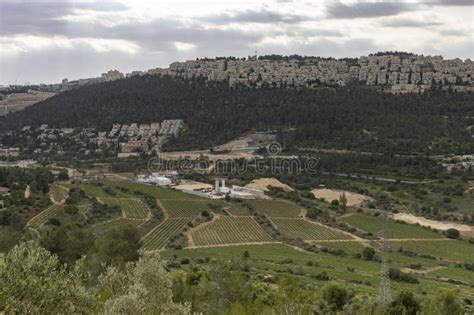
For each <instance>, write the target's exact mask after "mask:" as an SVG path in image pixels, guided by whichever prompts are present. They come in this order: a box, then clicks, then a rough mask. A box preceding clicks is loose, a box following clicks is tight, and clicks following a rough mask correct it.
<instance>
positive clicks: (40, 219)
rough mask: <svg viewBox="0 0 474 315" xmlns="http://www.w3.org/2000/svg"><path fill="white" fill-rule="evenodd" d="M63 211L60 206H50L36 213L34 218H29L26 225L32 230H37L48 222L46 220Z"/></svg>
mask: <svg viewBox="0 0 474 315" xmlns="http://www.w3.org/2000/svg"><path fill="white" fill-rule="evenodd" d="M62 209H63V206H62V205H52V206H50V207H48V208H46V209H45V210H43V211H41V212H40V213H38V214H37V215H36V216H34V217H33V218H31V220H30V221H28V223H27V225H28V226H29V227H31V228H33V229H37V228H39V227H40V226H41V225H42V224H43V223H45V222H46V221H48V219H50V218H52V217H54V216H55V215H57V214H59V213H61V211H62Z"/></svg>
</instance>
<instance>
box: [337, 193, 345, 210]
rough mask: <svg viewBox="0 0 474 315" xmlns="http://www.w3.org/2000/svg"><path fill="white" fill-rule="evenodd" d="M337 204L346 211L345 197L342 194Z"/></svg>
mask: <svg viewBox="0 0 474 315" xmlns="http://www.w3.org/2000/svg"><path fill="white" fill-rule="evenodd" d="M339 204H340V205H341V208H342V210H344V211H345V210H346V209H347V197H346V194H345V193H342V195H340V196H339Z"/></svg>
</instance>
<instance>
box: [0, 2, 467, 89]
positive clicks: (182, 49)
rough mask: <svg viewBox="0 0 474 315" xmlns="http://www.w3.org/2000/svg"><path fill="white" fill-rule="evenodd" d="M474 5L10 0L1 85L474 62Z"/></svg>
mask: <svg viewBox="0 0 474 315" xmlns="http://www.w3.org/2000/svg"><path fill="white" fill-rule="evenodd" d="M473 36H474V0H410V1H392V0H384V1H380V0H378V1H375V0H365V1H360V0H350V1H349V0H313V1H309V0H265V1H258V0H252V1H248V0H233V1H225V0H216V1H207V0H206V1H199V0H184V1H183V0H172V1H168V0H165V1H157V0H155V1H140V0H134V1H60V0H57V1H54V2H53V1H42V0H36V1H31V0H30V1H19V0H18V1H8V0H0V84H1V85H9V84H25V83H31V84H37V83H57V82H60V81H61V80H62V79H63V78H68V79H70V80H73V79H78V78H89V77H97V76H100V75H101V73H103V72H106V71H107V70H110V69H117V70H119V71H122V72H124V73H126V72H131V71H134V70H148V69H151V68H156V67H167V66H168V65H169V64H170V63H172V62H174V61H185V60H190V59H196V58H202V57H210V58H212V57H216V56H236V57H247V56H249V55H254V53H255V51H257V52H258V54H259V55H263V54H283V55H290V54H299V55H310V56H321V57H336V58H341V57H359V56H363V55H368V54H370V53H374V52H378V51H408V52H413V53H417V54H423V55H442V56H443V57H444V58H446V59H448V58H461V59H466V58H470V59H474V37H473Z"/></svg>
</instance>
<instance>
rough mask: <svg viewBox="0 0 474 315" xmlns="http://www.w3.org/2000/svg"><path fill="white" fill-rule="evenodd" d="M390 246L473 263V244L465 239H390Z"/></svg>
mask: <svg viewBox="0 0 474 315" xmlns="http://www.w3.org/2000/svg"><path fill="white" fill-rule="evenodd" d="M390 246H391V247H392V249H393V250H398V249H399V248H403V249H404V250H409V251H412V252H414V253H417V254H420V255H429V256H433V257H436V258H440V259H444V260H448V261H459V262H467V263H471V264H472V263H474V244H470V243H468V242H466V241H456V240H446V241H392V242H390Z"/></svg>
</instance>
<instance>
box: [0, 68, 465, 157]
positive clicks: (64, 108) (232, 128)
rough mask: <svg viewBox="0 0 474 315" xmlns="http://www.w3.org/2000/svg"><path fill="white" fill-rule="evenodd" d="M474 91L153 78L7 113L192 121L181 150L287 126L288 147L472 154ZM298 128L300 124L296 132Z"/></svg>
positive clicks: (18, 117) (12, 119) (97, 120)
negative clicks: (405, 91) (394, 91)
mask: <svg viewBox="0 0 474 315" xmlns="http://www.w3.org/2000/svg"><path fill="white" fill-rule="evenodd" d="M472 117H474V95H473V94H470V93H450V92H442V91H433V92H430V93H425V94H423V95H418V94H415V95H405V96H396V95H391V94H385V93H379V92H377V91H374V90H372V89H370V88H364V87H344V88H338V89H337V90H335V89H331V88H320V89H311V90H310V89H283V88H282V89H278V88H264V87H263V88H259V89H255V88H250V87H240V86H239V87H234V88H230V87H229V86H228V84H227V83H225V82H205V81H204V80H202V79H194V80H176V79H171V78H168V77H158V76H143V77H132V78H129V79H123V80H117V81H113V82H107V83H100V84H96V85H93V86H88V87H84V88H80V89H77V90H73V91H69V92H66V93H63V94H60V95H57V96H55V97H52V98H50V99H48V100H46V101H43V102H40V103H38V104H35V105H33V106H31V107H29V108H27V109H25V110H24V111H22V112H18V113H13V114H11V115H9V116H8V117H7V118H2V119H0V128H1V129H3V130H6V129H12V128H21V127H22V126H25V125H30V126H39V125H40V124H43V123H45V124H48V125H49V126H51V127H92V128H98V129H101V130H109V129H110V128H111V126H112V124H113V123H131V122H138V123H145V122H148V123H149V122H156V121H162V120H164V119H178V118H179V119H184V120H185V123H186V128H185V129H184V130H183V133H182V135H181V136H180V137H179V138H178V139H176V140H175V141H172V142H171V144H169V145H171V146H173V147H174V148H197V147H201V148H208V147H210V146H212V145H217V144H221V143H224V142H226V141H228V140H231V139H233V138H235V137H238V136H240V135H241V134H243V133H245V132H247V131H249V130H277V131H279V132H280V136H282V135H285V141H287V142H286V144H287V145H288V144H289V145H298V146H317V147H331V148H345V149H361V150H366V151H377V152H408V153H413V152H427V151H429V152H430V153H444V152H448V151H449V152H451V151H457V152H469V151H470V152H472V151H473V150H474V144H473V141H472V135H471V134H470V132H469V130H467V127H468V126H470V125H474V118H472ZM289 130H292V131H291V132H289Z"/></svg>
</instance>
